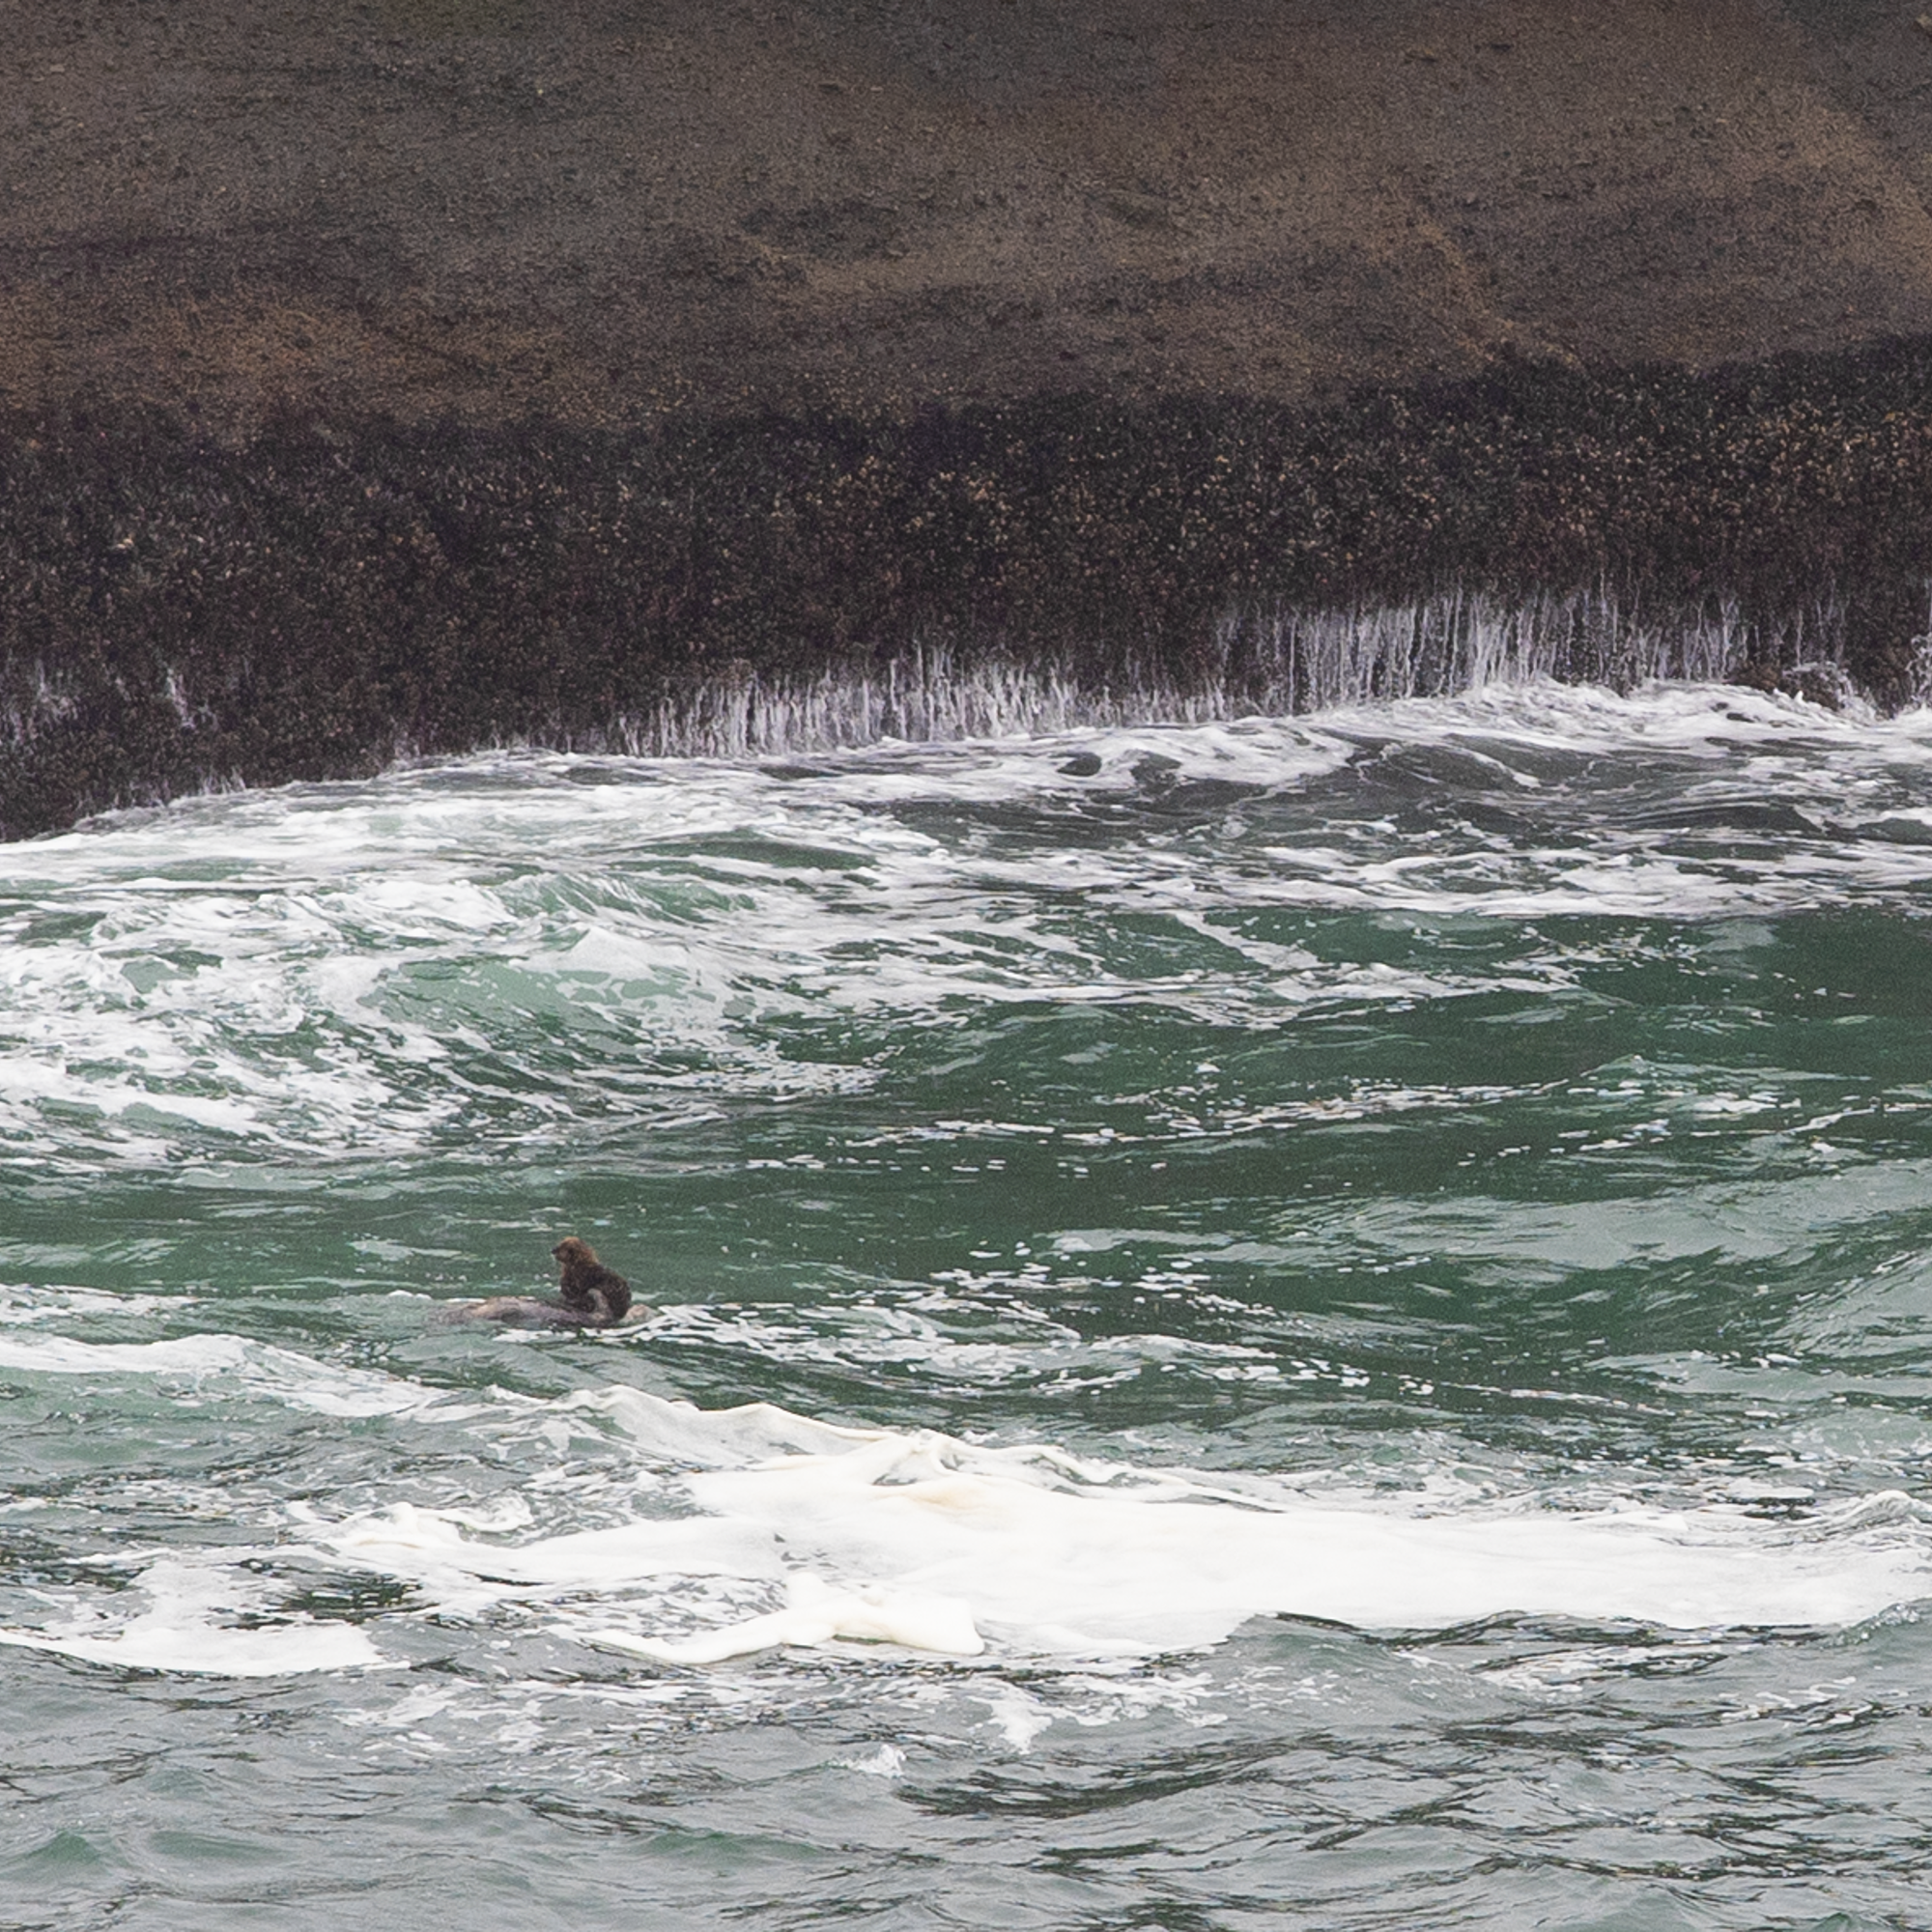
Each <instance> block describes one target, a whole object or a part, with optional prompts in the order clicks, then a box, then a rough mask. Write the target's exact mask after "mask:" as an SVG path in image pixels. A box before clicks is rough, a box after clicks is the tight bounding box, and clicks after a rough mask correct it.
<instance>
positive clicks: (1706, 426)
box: [0, 338, 1932, 838]
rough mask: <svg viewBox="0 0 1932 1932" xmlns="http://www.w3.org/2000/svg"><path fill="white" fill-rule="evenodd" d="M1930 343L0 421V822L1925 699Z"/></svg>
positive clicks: (13, 833) (15, 828)
mask: <svg viewBox="0 0 1932 1932" xmlns="http://www.w3.org/2000/svg"><path fill="white" fill-rule="evenodd" d="M1928 378H1932V340H1927V339H1922V338H1921V339H1915V340H1905V341H1894V342H1889V343H1885V344H1880V345H1877V346H1874V347H1869V348H1866V349H1862V350H1859V351H1855V352H1842V353H1838V354H1833V355H1788V356H1784V357H1780V358H1776V359H1773V360H1770V361H1763V362H1754V363H1751V364H1747V365H1739V366H1736V367H1731V368H1719V369H1716V370H1707V371H1702V372H1689V371H1685V370H1683V369H1679V368H1667V367H1658V368H1639V369H1634V370H1624V371H1619V372H1602V371H1596V372H1590V371H1581V370H1577V369H1576V368H1573V367H1567V366H1560V365H1554V364H1549V363H1541V362H1531V361H1526V360H1513V359H1505V360H1501V361H1498V362H1496V363H1494V364H1493V365H1492V366H1491V367H1490V368H1489V369H1488V370H1487V371H1486V372H1484V373H1483V374H1481V375H1479V376H1476V377H1472V378H1467V379H1463V380H1460V381H1456V382H1443V383H1435V384H1409V385H1405V386H1389V387H1381V388H1370V389H1363V390H1358V391H1356V392H1355V393H1354V394H1352V395H1351V396H1350V397H1349V398H1348V399H1347V400H1346V401H1343V402H1339V403H1333V404H1329V405H1326V406H1321V407H1295V406H1292V405H1289V404H1286V403H1282V402H1277V401H1261V400H1255V399H1251V398H1243V397H1239V396H1196V397H1182V398H1175V399H1170V400H1165V401H1154V402H1138V403H1127V402H1121V401H1118V400H1115V401H1109V400H1104V399H1099V398H1094V397H1085V396H1079V395H1055V396H1045V397H1039V398H1037V399H1033V400H1021V401H1010V402H1004V403H989V404H985V405H981V406H977V407H963V408H952V409H946V410H938V409H935V410H932V411H930V412H923V413H917V414H912V415H903V414H901V415H884V414H882V415H879V416H876V417H871V418H864V417H859V416H835V415H807V414H790V415H749V414H748V415H742V416H718V415H714V414H704V413H696V412H692V413H671V414H667V415H664V416H660V417H657V418H654V419H652V420H650V421H649V422H646V423H643V424H639V425H635V426H626V427H611V426H584V425H582V424H572V423H567V422H562V421H558V420H525V421H520V422H516V423H505V424H500V425H481V426H479V425H476V424H454V423H435V422H421V421H413V422H399V421H395V420H389V419H383V418H377V417H373V416H353V415H346V414H342V413H333V414H330V413H323V412H315V411H306V412H289V413H285V414H282V415H280V416H274V417H270V419H269V420H267V421H266V422H264V423H262V424H261V425H259V426H258V427H256V428H254V429H252V430H250V431H249V432H248V433H246V434H245V435H244V436H242V437H241V438H238V439H235V440H223V439H221V438H218V437H216V436H214V435H213V434H211V433H209V432H207V431H205V430H203V429H201V428H199V427H198V426H197V425H196V424H195V423H194V422H193V421H192V420H191V419H189V418H187V417H185V416H184V415H180V414H177V413H174V412H168V411H163V410H158V409H154V408H142V409H135V408H128V407H113V406H110V407H101V408H96V407H91V406H86V405H82V404H72V405H70V406H68V407H66V408H63V409H61V410H58V411H52V410H43V411H38V412H17V413H15V414H14V415H13V416H12V417H11V418H9V419H7V420H6V421H5V423H4V425H0V431H4V433H0V832H4V834H5V835H6V836H8V837H14V838H17V837H22V836H26V835H30V834H33V833H37V832H42V831H45V830H49V829H52V828H56V827H59V826H62V825H66V824H69V823H71V822H72V821H73V820H74V819H76V818H78V817H80V816H83V815H85V814H87V813H90V812H93V811H98V810H103V809H106V808H111V807H116V806H125V805H130V804H140V803H146V802H152V801H156V800H160V799H164V798H167V797H169V796H174V795H178V794H181V793H183V792H186V791H191V790H195V789H200V788H204V787H207V786H210V785H220V784H228V783H237V782H240V783H250V784H264V783H275V782H279V781H289V780H296V779H320V778H327V777H346V776H354V775H356V774H360V773H365V772H368V771H370V770H372V769H375V768H377V767H380V766H381V765H383V764H384V763H385V762H387V761H389V760H392V759H394V758H396V757H398V756H408V755H429V754H439V753H456V752H461V751H465V750H469V749H474V748H478V747H483V746H488V745H493V744H500V743H519V742H527V743H536V744H543V745H551V746H556V747H560V748H571V749H584V750H594V749H620V750H632V751H646V752H648V751H707V750H709V751H719V752H725V753H743V752H756V751H760V750H781V749H786V748H788V747H789V748H791V749H802V748H805V747H806V746H808V745H809V744H810V743H824V742H828V741H838V740H841V739H843V740H850V739H853V738H857V737H863V736H865V735H867V734H872V733H878V732H885V731H890V732H893V733H895V734H898V735H945V734H949V733H954V732H959V731H968V730H976V729H993V728H1001V727H1003V726H1004V727H1005V728H1021V727H1023V726H1025V725H1029V724H1034V725H1054V724H1062V723H1069V722H1074V721H1076V720H1078V719H1081V718H1094V719H1104V718H1120V717H1128V716H1158V715H1163V714H1165V715H1170V716H1201V715H1209V714H1213V713H1229V712H1238V711H1243V710H1255V709H1277V710H1279V709H1296V708H1307V707H1308V706H1310V705H1313V704H1319V703H1330V702H1337V701H1342V700H1345V699H1349V698H1352V697H1362V696H1377V695H1382V694H1401V693H1405V692H1411V691H1431V690H1438V691H1439V690H1447V689H1453V688H1456V687H1457V686H1458V685H1460V684H1465V683H1468V682H1471V681H1476V680H1479V679H1480V678H1481V677H1483V676H1485V675H1491V674H1495V673H1496V672H1499V671H1500V672H1505V673H1507V672H1512V671H1518V672H1520V671H1524V670H1529V671H1540V672H1544V673H1547V674H1550V675H1557V676H1587V677H1595V678H1603V679H1607V680H1609V681H1611V682H1618V681H1623V682H1628V681H1631V680H1633V679H1634V678H1638V677H1642V676H1646V675H1652V674H1659V673H1662V674H1692V675H1722V676H1732V677H1737V678H1740V679H1743V680H1745V681H1747V682H1752V683H1756V684H1759V685H1761V686H1763V687H1765V688H1773V687H1776V686H1778V685H1780V684H1782V685H1783V686H1784V687H1785V688H1787V689H1794V690H1800V691H1804V693H1806V694H1807V695H1810V696H1831V695H1832V693H1833V689H1834V688H1835V686H1836V681H1837V680H1838V679H1839V677H1840V674H1841V673H1842V676H1843V677H1845V678H1848V679H1849V680H1850V682H1851V683H1852V684H1853V685H1854V686H1856V687H1857V688H1858V689H1860V690H1861V691H1862V692H1863V693H1864V694H1865V695H1866V696H1867V697H1868V698H1869V699H1870V700H1871V701H1873V702H1875V703H1877V704H1879V705H1881V706H1896V705H1898V704H1900V703H1903V702H1906V701H1908V700H1910V699H1911V698H1912V697H1913V696H1916V695H1917V692H1918V678H1919V675H1920V672H1919V663H1918V654H1919V653H1920V652H1921V651H1922V650H1923V648H1924V643H1925V637H1924V634H1925V632H1926V630H1927V617H1926V603H1927V582H1928V579H1932V382H1928Z"/></svg>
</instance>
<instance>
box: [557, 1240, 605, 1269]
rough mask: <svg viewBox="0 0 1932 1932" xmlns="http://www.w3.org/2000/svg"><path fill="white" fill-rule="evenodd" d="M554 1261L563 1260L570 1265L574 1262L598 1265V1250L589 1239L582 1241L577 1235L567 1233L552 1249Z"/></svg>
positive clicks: (565, 1264)
mask: <svg viewBox="0 0 1932 1932" xmlns="http://www.w3.org/2000/svg"><path fill="white" fill-rule="evenodd" d="M550 1252H551V1258H552V1260H554V1261H559V1262H561V1263H562V1264H564V1266H565V1267H568V1266H569V1265H570V1264H571V1263H572V1262H588V1263H589V1264H590V1265H591V1266H592V1267H595V1266H596V1265H597V1251H596V1250H595V1249H594V1248H593V1247H592V1246H591V1245H590V1243H589V1242H588V1241H580V1240H579V1239H578V1238H577V1236H575V1235H566V1236H564V1237H563V1239H562V1240H560V1241H559V1242H558V1243H557V1244H556V1246H555V1247H554V1248H553V1249H552V1250H551V1251H550Z"/></svg>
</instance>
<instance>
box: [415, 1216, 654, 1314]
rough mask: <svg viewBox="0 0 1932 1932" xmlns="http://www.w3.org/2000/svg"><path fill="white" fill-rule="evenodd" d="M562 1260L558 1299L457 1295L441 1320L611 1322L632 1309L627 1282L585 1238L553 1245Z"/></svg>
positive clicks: (568, 1236)
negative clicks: (473, 1298) (465, 1298)
mask: <svg viewBox="0 0 1932 1932" xmlns="http://www.w3.org/2000/svg"><path fill="white" fill-rule="evenodd" d="M551 1253H552V1255H553V1256H554V1257H555V1259H556V1260H557V1261H558V1262H559V1263H560V1264H562V1268H563V1274H562V1278H561V1279H560V1280H559V1281H558V1283H557V1299H556V1300H554V1301H539V1300H538V1299H537V1298H536V1297H535V1296H534V1295H529V1294H497V1295H493V1296H492V1297H491V1298H490V1299H489V1300H488V1301H461V1302H457V1303H455V1304H453V1305H452V1306H451V1307H450V1308H449V1309H448V1311H447V1312H446V1313H445V1314H444V1315H443V1317H442V1320H443V1321H500V1322H502V1323H503V1324H504V1326H505V1327H509V1328H611V1327H614V1326H615V1325H616V1324H617V1323H618V1322H619V1321H623V1319H624V1317H625V1316H626V1315H627V1314H629V1313H630V1308H631V1284H630V1283H629V1282H627V1281H626V1280H625V1279H624V1277H623V1276H622V1275H620V1274H619V1273H618V1272H617V1271H616V1269H614V1268H608V1267H606V1266H605V1265H604V1264H603V1263H602V1262H600V1261H599V1260H598V1259H597V1252H596V1250H595V1249H594V1248H592V1247H591V1245H590V1243H589V1242H588V1241H580V1240H579V1239H578V1238H577V1236H575V1235H566V1236H564V1237H563V1239H562V1240H560V1241H559V1242H558V1243H557V1244H556V1246H555V1247H554V1248H553V1249H552V1250H551Z"/></svg>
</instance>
